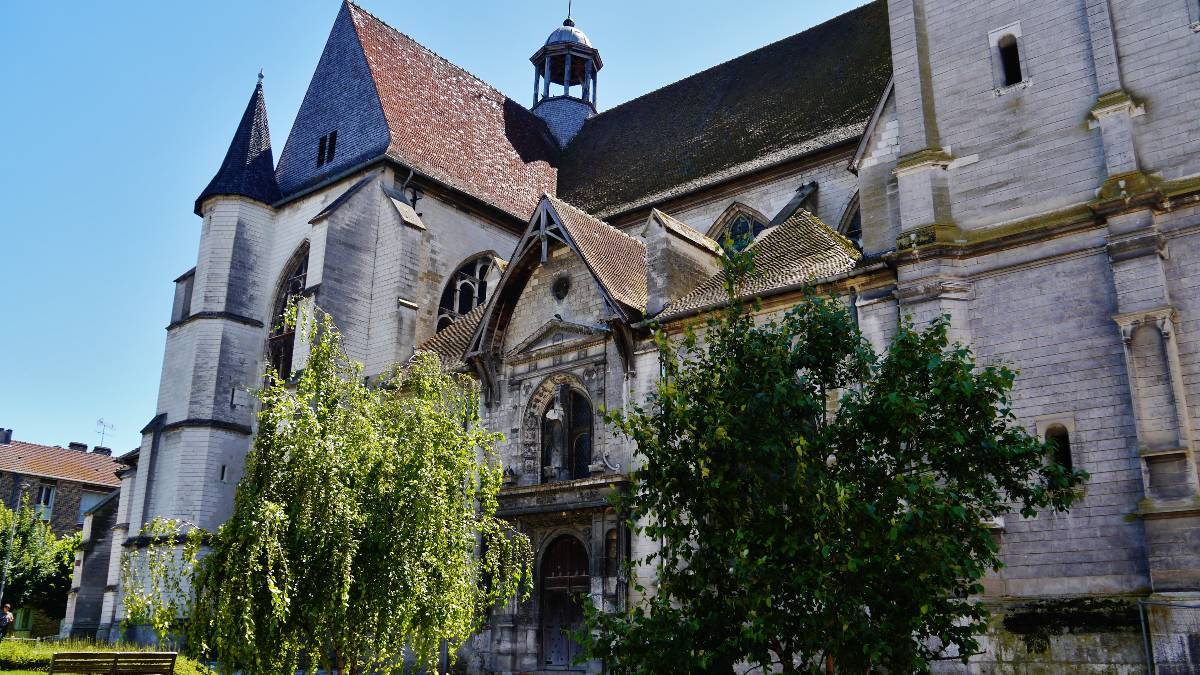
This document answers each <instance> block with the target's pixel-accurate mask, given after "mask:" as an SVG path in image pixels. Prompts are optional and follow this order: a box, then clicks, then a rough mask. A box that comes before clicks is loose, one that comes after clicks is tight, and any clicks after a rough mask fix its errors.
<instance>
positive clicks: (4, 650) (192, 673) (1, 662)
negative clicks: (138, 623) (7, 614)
mask: <svg viewBox="0 0 1200 675" xmlns="http://www.w3.org/2000/svg"><path fill="white" fill-rule="evenodd" d="M139 651H156V650H154V649H149V648H146V647H138V646H135V645H127V644H121V643H117V644H96V643H94V642H87V641H79V640H72V641H69V642H33V641H28V640H0V672H4V673H8V674H9V675H15V673H23V672H38V673H45V672H49V670H50V660H51V659H52V658H53V657H54V654H56V653H58V652H139ZM211 673H212V671H211V670H209V669H208V668H206V667H204V666H203V665H202V664H200V663H197V662H196V661H193V660H192V659H189V658H187V657H185V656H180V657H179V658H178V659H176V660H175V675H211Z"/></svg>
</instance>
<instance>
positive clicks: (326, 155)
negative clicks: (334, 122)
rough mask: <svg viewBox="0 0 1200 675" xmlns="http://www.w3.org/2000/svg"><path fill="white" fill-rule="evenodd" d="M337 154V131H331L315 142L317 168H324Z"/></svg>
mask: <svg viewBox="0 0 1200 675" xmlns="http://www.w3.org/2000/svg"><path fill="white" fill-rule="evenodd" d="M335 152H337V131H336V130H334V131H331V132H329V133H327V134H325V135H324V136H322V137H321V138H320V139H318V140H317V166H324V165H325V164H328V163H330V162H332V161H333V155H334V153H335Z"/></svg>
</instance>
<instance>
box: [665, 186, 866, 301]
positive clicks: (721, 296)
mask: <svg viewBox="0 0 1200 675" xmlns="http://www.w3.org/2000/svg"><path fill="white" fill-rule="evenodd" d="M747 250H749V251H753V252H754V273H753V274H752V275H751V276H750V278H748V279H747V280H746V281H745V282H744V284H743V286H742V288H741V289H739V291H740V292H739V297H740V298H746V299H748V298H752V297H755V296H759V295H762V294H763V293H767V292H769V291H773V290H777V289H780V288H784V287H787V286H791V285H794V284H800V283H805V282H811V281H816V280H818V279H822V278H826V277H831V276H834V275H837V274H842V273H843V272H848V271H850V270H851V269H853V268H854V266H855V265H856V264H857V263H858V260H859V258H861V257H862V254H861V253H859V251H858V249H856V248H854V244H853V243H851V242H850V240H849V239H846V238H845V237H843V236H841V235H840V234H838V233H837V232H835V231H834V230H833V229H832V228H830V227H829V226H828V225H826V224H825V223H823V222H822V221H821V219H820V218H817V217H816V216H814V215H813V214H811V213H809V212H808V211H806V210H804V209H799V210H797V211H796V212H795V213H793V214H792V215H791V216H790V217H789V218H788V219H787V220H785V221H784V222H783V223H781V224H780V225H777V226H776V227H773V228H771V229H769V230H767V231H766V232H765V233H763V234H762V235H761V236H760V237H759V239H758V240H757V241H755V242H754V243H753V244H751V246H750V248H749V249H747ZM725 300H726V294H725V272H724V270H722V271H721V272H718V273H717V274H716V275H714V276H713V277H711V278H710V279H709V280H708V281H705V282H704V283H703V284H701V285H700V286H699V287H698V288H696V289H695V290H693V291H691V292H690V293H688V294H687V295H684V296H683V297H682V298H680V299H678V300H676V301H675V302H673V303H671V304H670V305H668V306H667V307H666V308H665V309H664V310H663V311H662V312H661V313H660V314H659V315H658V318H659V320H660V321H662V320H667V319H671V318H675V317H678V316H680V315H682V314H687V313H689V312H692V311H695V310H701V309H705V308H709V307H716V306H720V305H722V304H723V303H724V302H725Z"/></svg>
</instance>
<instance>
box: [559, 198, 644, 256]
mask: <svg viewBox="0 0 1200 675" xmlns="http://www.w3.org/2000/svg"><path fill="white" fill-rule="evenodd" d="M542 196H543V197H546V198H548V199H549V200H550V201H551V202H552V203H555V204H562V205H563V206H566V207H567V208H569V209H574V210H576V211H578V212H579V213H580V214H582V215H584V216H587V217H588V218H591V219H592V220H594V221H596V222H597V223H600V224H601V225H603V226H605V227H607V228H608V229H610V230H612V231H613V232H616V233H617V234H619V235H621V236H622V237H625V238H626V239H628V240H630V241H632V242H634V243H636V244H638V245H640V246H643V247H644V246H645V245H646V243H645V242H643V241H642V240H641V239H638V238H637V237H634V236H632V235H629V234H626V233H625V232H624V231H623V230H622V229H621V228H619V227H616V226H614V225H611V224H609V222H608V221H607V220H604V219H602V218H599V217H598V216H594V215H592V214H590V213H588V212H587V211H584V210H583V209H581V208H579V207H578V206H575V205H574V204H572V203H571V202H568V201H567V200H565V199H563V198H562V197H557V196H555V195H552V194H550V193H549V192H543V193H542Z"/></svg>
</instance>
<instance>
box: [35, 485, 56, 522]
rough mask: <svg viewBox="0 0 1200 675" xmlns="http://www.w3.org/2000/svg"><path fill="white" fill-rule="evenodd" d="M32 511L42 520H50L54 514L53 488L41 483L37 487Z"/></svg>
mask: <svg viewBox="0 0 1200 675" xmlns="http://www.w3.org/2000/svg"><path fill="white" fill-rule="evenodd" d="M33 510H34V511H35V512H37V514H38V517H40V518H41V519H42V520H50V516H51V514H53V513H54V486H53V485H50V484H48V483H42V484H41V485H39V486H38V489H37V495H35V499H34V501H33Z"/></svg>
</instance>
